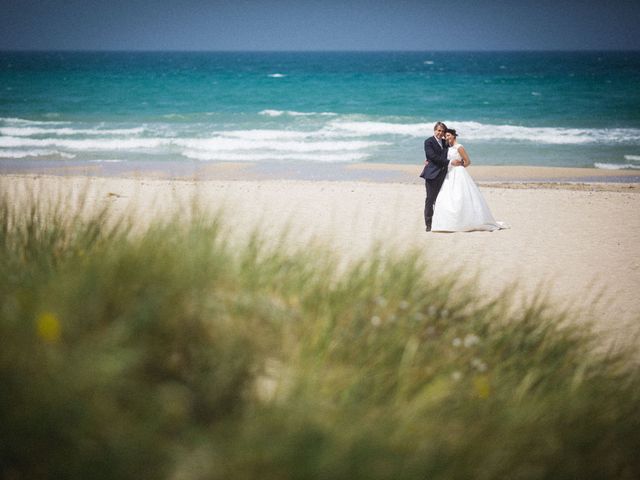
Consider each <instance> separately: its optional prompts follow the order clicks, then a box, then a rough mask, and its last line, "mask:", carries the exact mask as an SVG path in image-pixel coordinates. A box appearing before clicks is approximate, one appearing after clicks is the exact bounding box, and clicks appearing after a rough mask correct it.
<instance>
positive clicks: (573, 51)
mask: <svg viewBox="0 0 640 480" xmlns="http://www.w3.org/2000/svg"><path fill="white" fill-rule="evenodd" d="M0 53H253V54H255V53H267V54H269V53H337V54H339V53H478V54H482V53H488V54H495V53H518V54H523V53H525V54H526V53H571V54H581V53H593V54H596V53H640V48H628V49H627V48H623V49H620V48H608V49H607V48H605V49H561V48H559V49H481V50H473V49H470V50H467V49H429V50H404V49H402V50H378V49H375V50H350V49H335V50H333V49H326V50H325V49H302V50H296V49H291V50H289V49H286V50H284V49H283V50H254V49H249V50H246V49H237V50H236V49H221V50H216V49H179V48H176V49H135V48H134V49H78V48H72V49H66V48H53V49H38V48H35V49H27V48H25V49H21V48H17V49H3V48H0Z"/></svg>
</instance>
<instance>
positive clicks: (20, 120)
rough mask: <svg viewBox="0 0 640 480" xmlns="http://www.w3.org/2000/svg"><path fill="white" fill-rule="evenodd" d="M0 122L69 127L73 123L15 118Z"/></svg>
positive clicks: (1, 118)
mask: <svg viewBox="0 0 640 480" xmlns="http://www.w3.org/2000/svg"><path fill="white" fill-rule="evenodd" d="M0 122H5V123H14V124H15V123H17V124H21V125H68V124H70V123H71V122H62V121H51V120H47V121H41V120H25V119H23V118H13V117H0Z"/></svg>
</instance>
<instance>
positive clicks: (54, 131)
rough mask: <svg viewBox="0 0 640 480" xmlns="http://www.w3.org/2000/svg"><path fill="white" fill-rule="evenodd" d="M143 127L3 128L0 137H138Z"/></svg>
mask: <svg viewBox="0 0 640 480" xmlns="http://www.w3.org/2000/svg"><path fill="white" fill-rule="evenodd" d="M144 131H145V129H144V128H143V127H136V128H116V129H104V130H99V129H77V128H41V127H3V128H0V135H7V136H11V137H31V136H35V135H56V136H71V135H95V136H98V135H112V136H113V135H138V134H140V133H143V132H144Z"/></svg>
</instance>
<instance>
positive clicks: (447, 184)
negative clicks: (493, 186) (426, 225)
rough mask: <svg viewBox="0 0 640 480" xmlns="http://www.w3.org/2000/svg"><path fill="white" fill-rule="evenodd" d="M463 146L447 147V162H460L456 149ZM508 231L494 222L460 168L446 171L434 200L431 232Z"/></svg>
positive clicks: (480, 194) (480, 197) (467, 174)
mask: <svg viewBox="0 0 640 480" xmlns="http://www.w3.org/2000/svg"><path fill="white" fill-rule="evenodd" d="M461 146H462V145H459V144H455V145H454V146H452V147H449V152H448V155H447V158H448V160H449V162H451V161H453V160H461V158H462V157H461V156H460V152H459V151H458V149H459V148H460V147H461ZM501 228H509V227H508V226H507V225H506V224H505V223H503V222H496V220H495V219H494V218H493V215H491V210H489V206H488V205H487V202H485V200H484V197H483V196H482V193H480V190H479V189H478V186H477V185H476V183H475V182H474V181H473V179H472V178H471V175H469V173H468V172H467V169H466V168H465V167H463V166H461V165H460V166H457V167H454V166H452V165H451V163H449V170H448V172H447V176H446V177H445V179H444V182H443V184H442V188H441V189H440V193H438V197H437V198H436V203H435V210H434V213H433V222H432V226H431V231H434V232H470V231H473V230H489V231H492V230H499V229H501Z"/></svg>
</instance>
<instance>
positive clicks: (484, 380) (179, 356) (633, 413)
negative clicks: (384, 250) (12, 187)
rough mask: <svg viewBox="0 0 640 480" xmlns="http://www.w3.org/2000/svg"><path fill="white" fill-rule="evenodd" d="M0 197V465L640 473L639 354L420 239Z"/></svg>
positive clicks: (467, 474)
mask: <svg viewBox="0 0 640 480" xmlns="http://www.w3.org/2000/svg"><path fill="white" fill-rule="evenodd" d="M75 205H76V204H75V203H69V202H67V203H65V201H60V202H59V203H58V204H55V205H46V206H45V205H43V204H42V203H41V202H39V201H37V200H35V199H33V200H32V201H31V202H30V204H28V205H26V207H25V206H23V207H21V208H17V207H15V206H13V205H11V204H10V202H9V199H8V198H7V197H6V196H5V197H4V198H3V199H2V200H1V201H0V215H1V216H2V218H0V234H1V238H0V279H1V280H0V305H1V307H0V339H1V342H2V345H1V348H0V425H1V428H0V475H1V476H2V478H83V479H85V478H117V479H123V478H125V479H126V478H135V479H141V478H153V479H158V478H169V479H191V478H193V479H201V478H207V479H218V478H220V479H229V478H233V479H249V478H260V479H271V478H273V479H308V478H331V479H336V478H345V479H347V478H348V479H360V478H361V479H378V478H379V479H398V478H407V479H411V478H416V479H418V478H420V479H424V478H430V479H456V478H460V479H468V478H479V479H483V478H486V479H504V478H518V479H520V478H522V479H538V478H540V479H546V478H550V479H551V478H553V479H564V478H566V479H569V478H571V479H574V478H589V479H598V478H616V479H627V478H628V479H632V478H640V461H639V460H638V456H637V451H638V449H639V448H640V410H639V409H638V408H637V407H638V405H639V404H640V402H639V401H640V371H639V370H638V367H637V362H636V361H635V357H633V356H632V354H631V353H630V352H627V351H617V352H614V353H609V354H606V355H604V354H596V353H594V351H595V348H594V346H595V343H594V342H595V338H594V337H593V335H592V334H591V333H590V330H589V329H588V328H586V327H584V324H583V325H582V326H576V324H575V323H572V322H568V321H567V318H566V317H565V316H564V314H562V313H559V312H557V311H556V310H554V309H553V307H552V306H551V305H549V304H548V303H546V302H545V301H544V300H536V301H532V302H530V303H528V304H525V305H523V306H517V305H515V304H514V303H513V300H512V299H511V297H510V296H509V295H503V296H500V297H498V298H493V299H485V298H482V297H481V296H479V294H478V293H477V291H476V290H475V288H474V287H473V285H470V284H466V283H464V284H461V282H460V281H459V280H458V278H457V275H456V274H455V272H453V273H451V274H450V275H449V276H439V277H435V276H433V275H431V274H430V271H429V268H428V264H427V263H426V262H425V261H424V259H423V258H422V257H421V256H420V255H419V254H417V253H413V254H406V255H402V256H397V257H394V256H391V255H381V254H371V255H369V256H368V257H367V259H366V260H362V261H359V262H354V263H352V264H351V265H349V266H347V267H344V266H340V265H341V264H340V262H339V259H338V258H336V257H335V256H333V255H332V254H331V253H330V252H329V250H328V249H327V248H325V247H323V246H321V245H307V246H305V247H304V248H299V249H293V248H292V247H290V246H289V245H288V243H287V241H286V238H285V239H283V241H282V242H273V241H271V242H269V241H267V240H265V239H263V238H261V236H260V235H259V234H257V233H256V234H254V235H253V236H252V237H251V238H248V239H244V240H243V239H239V238H237V237H234V236H233V235H231V234H230V232H227V231H226V230H225V228H224V222H223V221H222V220H221V218H220V217H215V218H208V217H207V216H206V215H205V214H203V213H202V212H197V211H193V212H191V213H190V214H189V215H188V219H187V220H180V219H177V218H176V219H169V220H167V221H164V222H160V221H155V222H151V224H150V225H149V226H148V227H145V228H137V229H136V231H135V232H134V231H133V230H132V225H131V223H130V222H127V221H124V220H122V219H118V218H113V216H112V215H111V213H110V212H109V209H103V210H100V211H98V212H96V213H93V214H92V213H90V212H89V213H87V212H86V211H83V210H82V209H80V208H76V206H75Z"/></svg>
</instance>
